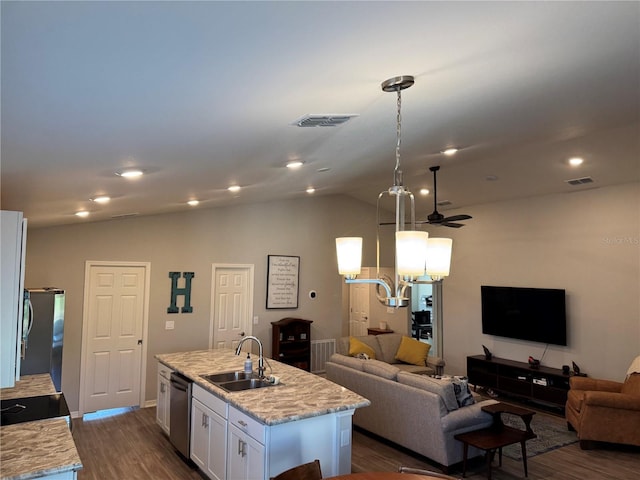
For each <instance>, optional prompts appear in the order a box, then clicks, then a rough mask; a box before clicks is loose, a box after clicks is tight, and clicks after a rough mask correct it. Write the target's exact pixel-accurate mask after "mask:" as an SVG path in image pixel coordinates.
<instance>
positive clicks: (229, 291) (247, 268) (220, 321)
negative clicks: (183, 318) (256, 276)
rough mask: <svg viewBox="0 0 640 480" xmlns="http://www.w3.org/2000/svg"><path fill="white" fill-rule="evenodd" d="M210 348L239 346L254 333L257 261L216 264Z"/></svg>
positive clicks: (214, 268)
mask: <svg viewBox="0 0 640 480" xmlns="http://www.w3.org/2000/svg"><path fill="white" fill-rule="evenodd" d="M212 277H213V278H212V282H211V285H212V289H213V291H212V292H211V301H212V303H213V305H212V306H211V312H212V319H211V338H210V339H209V347H210V348H236V347H237V345H238V343H239V342H240V339H241V338H242V336H243V335H250V334H251V326H252V316H253V265H219V264H214V265H213V273H212Z"/></svg>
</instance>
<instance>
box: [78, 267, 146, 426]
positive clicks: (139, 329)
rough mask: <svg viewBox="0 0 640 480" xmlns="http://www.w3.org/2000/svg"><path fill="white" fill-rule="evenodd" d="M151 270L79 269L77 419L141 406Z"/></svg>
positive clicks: (121, 268) (135, 268)
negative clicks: (81, 275)
mask: <svg viewBox="0 0 640 480" xmlns="http://www.w3.org/2000/svg"><path fill="white" fill-rule="evenodd" d="M150 271H151V264H150V263H147V262H100V261H87V262H86V263H85V281H84V292H85V294H84V306H83V315H82V317H83V318H82V355H81V358H82V360H81V365H80V398H79V409H80V414H84V413H86V412H93V411H97V410H106V409H111V408H119V407H131V406H140V405H142V404H143V403H144V398H143V395H144V391H145V389H144V385H145V381H146V375H145V372H146V357H147V355H146V352H147V324H148V316H149V281H150Z"/></svg>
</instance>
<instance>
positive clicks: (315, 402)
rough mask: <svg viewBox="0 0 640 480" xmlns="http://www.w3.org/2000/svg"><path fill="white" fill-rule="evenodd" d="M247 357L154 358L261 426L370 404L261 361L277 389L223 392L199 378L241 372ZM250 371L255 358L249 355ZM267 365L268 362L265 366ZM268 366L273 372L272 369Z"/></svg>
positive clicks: (223, 353) (209, 353) (202, 353)
mask: <svg viewBox="0 0 640 480" xmlns="http://www.w3.org/2000/svg"><path fill="white" fill-rule="evenodd" d="M245 357H246V353H243V354H241V355H239V356H238V355H236V354H235V352H234V351H233V350H230V349H212V350H199V351H194V352H182V353H167V354H160V355H156V356H155V358H156V359H157V360H158V361H159V362H160V363H162V364H164V365H166V366H167V367H169V368H171V369H173V370H175V371H177V372H179V373H181V374H183V375H184V376H186V377H188V378H190V379H191V380H193V381H194V382H195V383H197V384H198V385H200V386H201V387H202V388H204V389H205V390H208V391H209V392H211V393H213V394H214V395H216V396H218V397H220V398H222V399H224V400H225V401H227V402H228V403H229V404H230V405H233V406H235V407H237V408H238V409H240V410H242V411H243V412H245V413H247V414H249V415H251V416H252V417H254V418H255V419H256V420H258V421H260V422H262V423H264V424H265V425H277V424H280V423H287V422H293V421H296V420H300V419H303V418H308V417H317V416H320V415H326V414H328V413H334V412H339V411H345V410H351V409H355V408H360V407H366V406H368V405H370V404H371V402H370V401H369V400H367V399H366V398H364V397H362V396H360V395H358V394H357V393H354V392H352V391H351V390H347V389H346V388H344V387H342V386H340V385H338V384H336V383H333V382H330V381H329V380H326V379H325V378H322V377H320V376H318V375H314V374H312V373H309V372H306V371H304V370H300V369H299V368H295V367H292V366H290V365H286V364H284V363H281V362H278V361H276V360H272V359H267V358H265V375H266V376H269V375H274V376H277V377H279V378H280V385H275V386H273V387H267V388H257V389H253V390H244V391H241V392H227V391H226V390H223V389H222V388H220V387H218V386H216V385H214V384H212V383H210V382H208V381H207V380H205V379H203V378H201V375H209V374H212V373H220V372H229V371H242V370H243V366H244V360H245ZM251 358H252V359H253V366H254V371H255V370H256V368H257V364H258V355H255V354H251ZM267 362H268V363H267ZM269 365H271V367H272V368H273V370H270V368H269Z"/></svg>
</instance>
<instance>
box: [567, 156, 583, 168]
mask: <svg viewBox="0 0 640 480" xmlns="http://www.w3.org/2000/svg"><path fill="white" fill-rule="evenodd" d="M582 162H584V160H583V159H582V158H580V157H573V158H570V159H569V165H571V166H572V167H577V166H578V165H582Z"/></svg>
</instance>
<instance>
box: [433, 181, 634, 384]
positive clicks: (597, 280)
mask: <svg viewBox="0 0 640 480" xmlns="http://www.w3.org/2000/svg"><path fill="white" fill-rule="evenodd" d="M464 210H465V212H466V213H469V214H470V215H473V220H470V221H468V222H466V223H467V226H466V227H464V228H461V229H459V230H456V231H454V232H451V233H452V236H454V247H453V261H452V268H451V271H452V273H451V276H450V277H449V278H448V279H446V280H445V284H444V356H445V358H446V361H447V369H446V370H447V371H448V372H450V373H456V372H464V371H466V357H467V355H479V354H482V344H484V345H486V346H487V347H488V348H489V350H491V351H492V352H493V354H494V355H495V356H497V357H503V358H509V359H513V360H518V361H524V362H526V361H527V358H528V356H529V355H531V356H533V357H534V358H538V359H540V358H541V357H542V355H543V352H544V349H545V345H544V344H540V343H534V342H524V341H518V340H507V339H504V338H501V337H495V336H490V335H483V334H482V325H481V312H480V285H504V286H518V287H541V288H564V289H565V290H566V293H567V316H568V346H567V347H558V346H551V345H550V346H549V348H548V350H547V352H546V355H545V356H544V359H543V362H542V363H543V364H544V365H547V366H550V367H556V368H560V367H561V366H562V365H571V362H572V361H575V362H576V363H577V364H578V365H579V366H580V368H581V370H582V371H584V372H586V373H587V374H588V375H589V376H593V377H600V378H609V379H612V380H623V379H624V377H625V374H626V370H627V368H628V366H629V364H630V363H631V361H632V360H633V359H634V358H635V357H636V356H637V355H640V253H639V252H640V184H638V183H634V184H627V185H622V186H617V187H607V188H600V189H592V190H582V191H579V192H576V193H571V194H562V195H549V196H544V197H536V198H531V199H524V200H518V201H513V202H504V203H496V204H490V205H481V206H476V207H474V208H465V209H464Z"/></svg>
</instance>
